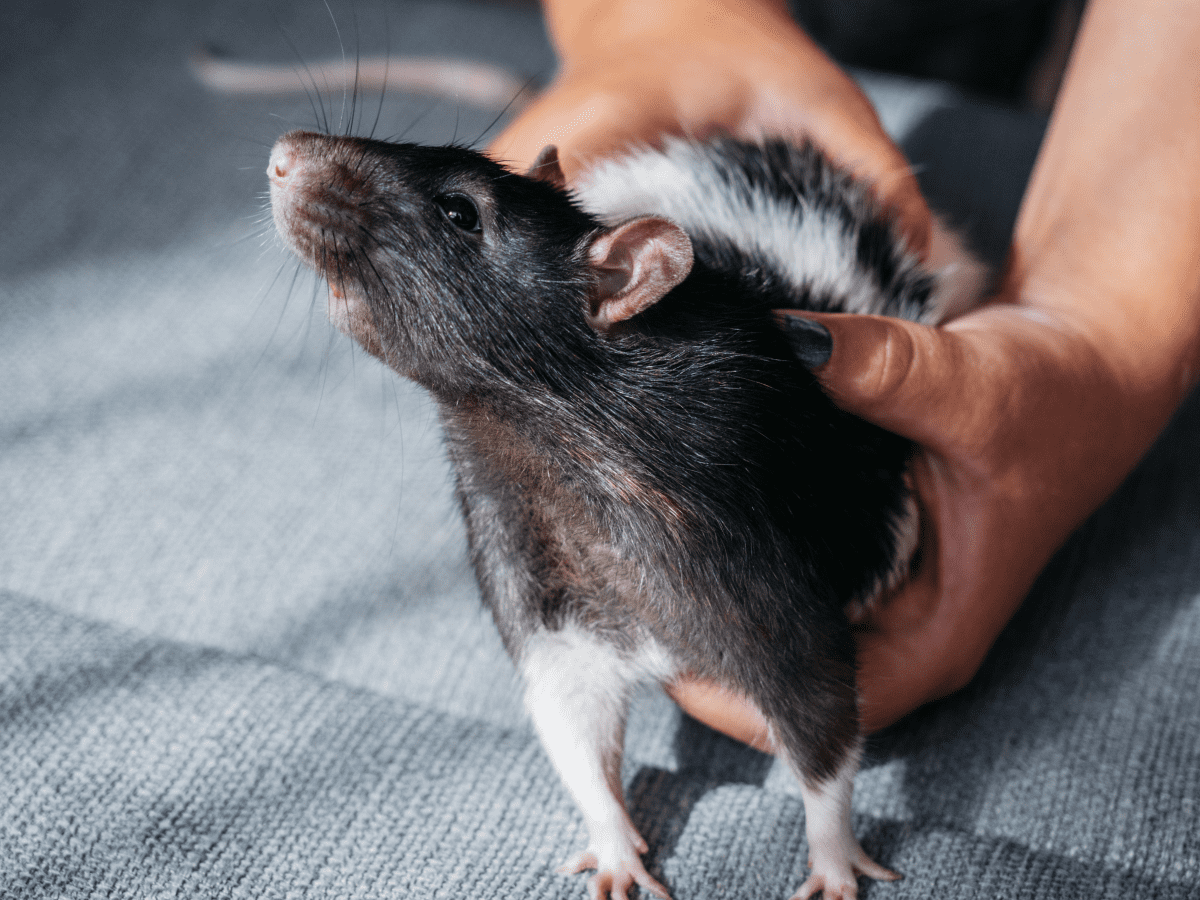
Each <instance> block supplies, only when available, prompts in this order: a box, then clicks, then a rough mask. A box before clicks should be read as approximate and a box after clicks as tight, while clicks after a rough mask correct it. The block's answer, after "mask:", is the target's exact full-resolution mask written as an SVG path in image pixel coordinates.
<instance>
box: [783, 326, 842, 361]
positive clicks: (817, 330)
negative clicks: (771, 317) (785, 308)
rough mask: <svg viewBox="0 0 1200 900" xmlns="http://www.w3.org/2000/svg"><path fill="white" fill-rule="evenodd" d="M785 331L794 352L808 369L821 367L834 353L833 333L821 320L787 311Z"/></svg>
mask: <svg viewBox="0 0 1200 900" xmlns="http://www.w3.org/2000/svg"><path fill="white" fill-rule="evenodd" d="M783 333H784V334H785V335H787V339H788V343H789V344H791V346H792V353H794V354H795V355H796V359H798V360H799V361H800V363H801V364H802V365H803V366H804V367H805V368H807V369H818V368H820V367H821V366H823V365H825V363H827V362H829V357H830V356H832V355H833V335H831V334H830V333H829V329H828V328H826V327H825V326H824V325H822V324H821V323H820V322H814V321H813V320H812V319H806V318H804V317H803V316H793V315H788V314H786V313H785V314H784V315H783Z"/></svg>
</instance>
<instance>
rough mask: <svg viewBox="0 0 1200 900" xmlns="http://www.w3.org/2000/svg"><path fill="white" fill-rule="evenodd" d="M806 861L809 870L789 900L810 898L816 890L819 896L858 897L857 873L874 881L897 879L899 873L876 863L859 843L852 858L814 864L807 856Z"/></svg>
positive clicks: (835, 899) (841, 899) (848, 899)
mask: <svg viewBox="0 0 1200 900" xmlns="http://www.w3.org/2000/svg"><path fill="white" fill-rule="evenodd" d="M808 865H809V867H810V868H811V869H812V872H811V873H810V874H809V876H808V880H807V881H805V882H804V884H802V885H800V890H798V891H796V893H795V894H793V895H792V898H791V900H809V898H811V897H813V896H814V895H816V894H817V893H820V894H821V897H822V900H858V878H857V876H859V875H866V876H867V877H868V878H874V879H875V880H876V881H898V880H899V879H900V875H899V874H898V873H896V872H893V871H892V870H891V869H885V868H884V867H883V866H881V865H879V863H877V862H875V861H874V860H873V859H871V858H870V857H869V856H867V854H866V853H864V852H863V850H862V848H861V847H860V848H859V849H858V853H857V854H856V855H855V858H854V859H853V860H849V859H845V860H833V861H822V860H818V861H817V863H816V864H815V865H814V864H813V861H812V860H811V859H810V860H809V861H808Z"/></svg>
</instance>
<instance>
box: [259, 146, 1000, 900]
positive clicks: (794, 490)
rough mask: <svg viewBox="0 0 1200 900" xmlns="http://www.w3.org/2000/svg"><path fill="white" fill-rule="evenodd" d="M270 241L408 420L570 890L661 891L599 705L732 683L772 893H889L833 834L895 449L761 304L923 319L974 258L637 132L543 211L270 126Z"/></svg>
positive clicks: (767, 167) (828, 172)
mask: <svg viewBox="0 0 1200 900" xmlns="http://www.w3.org/2000/svg"><path fill="white" fill-rule="evenodd" d="M268 175H269V178H270V184H271V203H272V207H273V213H274V218H275V222H276V223H277V227H278V230H279V232H280V234H281V235H282V236H283V238H284V240H285V241H286V243H287V244H288V245H289V246H290V247H291V248H292V250H293V251H294V252H295V253H296V254H297V255H298V256H299V258H300V259H301V260H302V261H303V262H304V263H306V264H307V265H309V266H311V267H312V268H314V269H315V270H316V271H317V273H318V274H319V275H320V276H321V277H322V278H324V279H325V280H326V281H327V282H328V284H329V316H330V318H331V320H332V321H333V323H334V324H335V325H336V326H337V327H338V328H339V329H341V330H342V331H344V332H345V333H347V334H348V335H350V336H351V337H353V338H354V339H355V340H356V341H357V342H358V343H359V344H361V345H362V346H363V347H364V348H365V349H366V350H367V351H368V352H369V353H371V354H373V355H374V356H376V357H378V358H379V359H380V360H382V361H383V362H384V363H386V364H387V365H388V366H390V367H391V368H392V369H394V370H395V371H396V372H397V373H399V374H400V375H403V376H404V377H406V378H410V379H412V380H414V381H416V382H417V383H418V384H420V385H422V386H423V387H425V388H426V389H427V390H428V391H429V393H430V394H432V396H433V397H434V398H435V400H436V401H437V405H438V407H439V409H440V414H441V419H442V422H443V425H444V430H445V441H446V447H447V452H448V454H449V457H450V460H451V462H452V464H453V469H454V472H455V484H456V492H457V497H458V502H459V503H460V505H461V508H462V513H463V516H464V518H465V520H466V526H467V535H468V539H469V543H470V551H471V559H472V562H473V565H474V568H475V572H476V575H477V577H478V581H479V586H480V590H481V594H482V598H483V602H484V603H485V604H486V605H487V607H488V608H489V609H490V610H491V613H492V615H493V617H494V619H495V622H496V625H497V627H498V629H499V632H500V635H501V637H502V639H503V642H504V645H505V647H506V648H507V650H508V652H509V654H510V655H511V657H512V659H513V661H514V663H515V664H516V667H517V668H518V670H519V671H520V673H521V675H522V677H523V681H524V684H525V700H526V706H527V708H528V710H529V712H530V714H531V716H532V718H533V722H534V724H535V726H536V729H537V732H538V734H539V736H540V737H541V740H542V743H543V745H544V747H545V749H546V752H547V754H548V755H549V757H550V759H551V760H552V762H553V764H554V766H555V768H556V769H557V771H558V772H559V774H560V776H561V777H562V780H563V782H564V783H565V785H566V787H567V788H568V790H569V791H570V793H571V795H572V796H573V797H574V799H575V802H576V803H577V805H578V807H579V809H580V811H581V812H582V813H583V816H584V818H585V820H586V823H587V828H588V834H589V843H588V846H587V848H586V849H585V850H584V851H583V852H581V853H579V854H578V855H577V856H575V857H574V858H573V859H571V860H569V861H568V862H567V863H566V865H565V866H564V870H565V871H568V872H580V871H583V870H585V869H595V870H596V872H595V874H594V875H593V876H592V878H591V880H590V882H589V891H590V893H591V895H592V897H599V898H607V897H609V896H610V894H611V895H613V896H616V897H620V898H623V897H625V896H626V891H627V890H628V888H629V887H630V886H632V885H633V884H635V883H636V884H638V885H640V886H641V887H642V888H643V890H646V891H649V892H650V893H652V894H654V895H656V896H658V897H663V898H666V897H667V896H668V895H667V890H666V888H665V887H664V886H663V885H662V884H660V883H659V882H658V881H657V880H655V879H654V878H653V877H652V876H651V875H650V874H649V873H648V872H647V871H646V868H645V867H644V865H643V863H642V860H641V854H642V853H643V852H645V850H646V849H647V845H646V843H645V841H644V840H643V839H642V838H641V837H640V835H639V834H638V832H637V830H636V828H635V827H634V825H633V824H632V822H631V821H630V819H629V816H628V815H627V813H626V810H625V805H624V801H623V796H622V793H623V792H622V786H621V781H620V763H621V754H622V741H623V732H624V724H625V717H626V706H627V698H628V696H629V694H630V692H631V690H632V688H633V687H634V686H635V685H637V684H638V683H639V682H643V681H646V680H653V681H657V682H660V683H670V682H671V681H672V680H674V679H676V678H678V677H680V676H683V675H685V674H686V675H690V676H696V677H701V678H705V679H709V680H712V681H715V682H717V683H720V684H722V685H725V686H727V687H728V688H730V689H731V690H733V691H736V692H737V693H739V694H741V695H744V696H746V697H748V698H750V700H751V701H752V702H753V703H754V704H755V705H756V706H757V707H758V709H759V710H760V711H761V712H762V715H763V717H764V718H765V720H766V721H767V722H768V723H769V728H770V734H769V738H770V740H771V743H772V745H773V746H774V747H775V748H777V751H778V753H779V754H780V755H781V756H782V757H783V759H784V760H785V761H786V762H787V764H788V766H789V767H790V769H791V771H792V772H793V773H794V774H795V775H796V777H797V779H798V780H799V782H800V786H801V792H802V796H803V800H804V808H805V818H806V831H807V837H808V846H809V852H810V854H811V857H810V866H811V873H810V875H809V877H808V879H807V880H806V881H805V882H804V883H803V885H802V886H801V887H800V888H799V890H798V891H797V893H796V894H795V898H799V900H807V898H809V897H811V896H813V895H814V894H815V893H817V892H818V891H823V892H824V896H825V897H826V898H849V897H854V896H856V892H857V885H856V876H857V875H859V874H863V875H868V876H870V877H872V878H880V879H892V878H896V877H898V876H897V875H895V874H894V873H892V872H890V871H889V870H888V869H886V868H884V867H882V866H880V865H879V864H877V863H876V862H874V861H872V860H871V859H870V858H868V857H867V855H866V853H865V852H864V851H863V850H862V848H861V847H860V845H859V843H858V841H857V839H856V838H855V837H854V835H853V833H852V831H851V827H850V801H851V792H852V789H853V779H854V774H855V772H856V771H857V768H858V765H859V757H860V753H861V747H862V737H861V731H860V727H859V719H858V712H857V695H856V690H855V658H854V644H853V641H852V637H851V626H850V621H849V619H848V614H847V609H850V610H851V611H854V610H861V608H862V607H863V605H864V604H868V603H870V602H871V601H872V600H873V599H874V598H875V597H877V596H878V595H879V594H880V592H881V591H883V590H885V589H886V588H888V587H890V586H892V585H894V584H895V583H896V582H897V581H898V580H899V579H901V578H902V577H903V576H904V575H905V574H906V572H907V570H908V565H909V562H910V558H911V556H912V553H913V551H914V548H915V544H916V531H917V527H916V525H917V523H916V508H915V502H914V500H913V497H912V494H911V491H910V488H909V486H908V484H907V482H906V467H907V465H908V462H909V459H910V456H911V453H912V446H911V445H910V443H909V442H908V441H906V440H904V439H901V438H900V437H897V436H895V435H893V434H890V433H888V432H886V431H883V430H882V429H879V428H877V427H875V426H873V425H870V424H868V423H866V422H864V421H863V420H861V419H858V418H856V417H854V416H852V415H850V414H848V413H845V412H843V411H841V410H839V409H838V408H837V407H835V406H834V405H833V404H832V403H831V402H830V400H829V399H828V398H827V397H826V396H825V394H824V393H823V392H822V391H821V389H820V387H819V386H818V384H817V382H816V379H815V378H814V376H813V375H812V373H811V372H810V371H808V370H807V369H806V368H805V367H804V366H803V365H802V364H800V363H799V362H797V361H796V359H795V357H794V354H793V352H792V348H791V345H790V344H789V337H788V332H787V330H786V328H784V327H781V324H780V319H779V318H778V317H777V314H776V313H775V311H776V310H780V309H810V310H832V311H850V312H863V313H876V314H885V315H896V316H903V317H905V318H909V319H913V320H916V321H922V322H928V323H936V322H938V321H941V320H943V319H944V318H945V317H947V316H948V315H950V314H951V313H952V312H954V311H957V310H961V309H963V308H965V307H967V306H969V305H971V304H972V303H974V302H975V301H976V299H977V297H978V295H979V291H980V286H981V283H982V282H981V271H982V270H981V268H980V267H979V265H978V264H977V263H975V262H974V261H973V260H972V259H971V257H970V256H969V255H968V254H967V253H966V252H965V251H964V250H963V249H962V248H961V246H960V245H959V244H958V242H957V241H956V239H955V238H954V237H953V236H951V235H949V234H948V233H947V232H945V231H942V230H940V229H939V230H938V233H937V236H936V237H935V240H934V246H935V257H940V258H941V260H943V261H944V262H945V265H941V264H939V265H938V266H935V267H927V266H925V265H922V264H920V263H919V261H918V260H917V258H916V257H915V255H914V254H912V253H911V252H909V251H908V249H907V248H906V246H905V244H904V241H903V239H902V237H901V236H900V233H899V231H898V230H897V229H896V228H894V227H893V226H892V224H891V223H890V222H889V220H888V219H887V217H886V216H885V215H884V214H883V213H882V212H881V210H880V208H879V207H878V206H877V205H876V203H875V202H874V201H873V200H872V198H871V196H870V194H869V191H868V190H867V189H866V188H865V187H864V186H863V185H861V184H860V183H858V182H856V181H855V180H854V179H852V178H851V177H850V176H849V175H847V174H846V173H844V172H842V171H840V170H839V169H838V168H836V167H835V166H834V165H832V164H831V163H830V162H829V161H828V160H827V159H826V158H825V157H824V156H823V155H822V154H821V153H820V152H819V151H818V150H816V149H815V148H813V147H812V146H800V147H797V146H793V145H791V144H788V143H785V142H783V141H776V140H771V141H765V142H762V143H756V144H751V143H741V142H738V141H734V140H732V139H729V138H716V139H713V140H709V141H706V142H703V143H696V142H690V141H684V140H675V139H670V140H667V141H666V142H665V143H664V145H663V146H662V148H660V149H656V148H652V147H646V148H641V149H634V150H631V151H630V152H629V153H628V154H627V155H625V156H624V157H622V158H619V159H616V160H613V161H611V162H609V163H607V164H604V165H601V166H599V167H597V168H595V169H593V170H592V171H591V172H589V173H588V174H587V175H586V176H585V177H584V178H583V179H582V180H581V181H580V182H579V183H578V184H577V185H575V191H574V193H572V192H571V191H568V190H567V188H566V185H565V183H564V179H563V176H562V171H561V168H560V167H559V165H558V162H557V156H556V153H555V151H554V150H553V148H547V150H546V151H545V152H543V154H542V157H541V158H539V160H538V162H537V164H536V165H535V166H534V167H533V169H531V170H530V172H529V173H528V174H526V175H520V174H515V173H513V172H511V171H509V170H507V169H505V168H504V167H502V166H501V165H499V164H498V163H496V162H494V161H492V160H491V159H489V158H487V157H485V156H483V155H482V154H480V153H477V152H474V151H471V150H468V149H465V148H462V147H457V146H448V147H426V146H417V145H412V144H390V143H384V142H380V141H375V140H369V139H362V138H354V137H333V136H328V135H322V134H316V133H310V132H291V133H289V134H287V135H285V136H284V137H282V138H281V139H280V140H279V141H278V142H277V143H276V145H275V147H274V149H273V151H272V153H271V158H270V163H269V167H268Z"/></svg>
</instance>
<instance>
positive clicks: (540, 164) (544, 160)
mask: <svg viewBox="0 0 1200 900" xmlns="http://www.w3.org/2000/svg"><path fill="white" fill-rule="evenodd" d="M525 174H526V175H527V176H528V177H530V178H536V179H537V180H538V181H544V182H546V183H547V184H552V185H554V186H555V187H556V188H559V189H563V188H565V187H566V185H567V177H566V176H565V175H564V174H563V170H562V165H561V164H560V163H559V161H558V148H557V147H556V146H554V145H553V144H547V145H546V146H545V147H543V148H542V152H541V153H539V154H538V156H537V159H535V160H534V161H533V165H532V166H530V167H529V171H528V172H526V173H525Z"/></svg>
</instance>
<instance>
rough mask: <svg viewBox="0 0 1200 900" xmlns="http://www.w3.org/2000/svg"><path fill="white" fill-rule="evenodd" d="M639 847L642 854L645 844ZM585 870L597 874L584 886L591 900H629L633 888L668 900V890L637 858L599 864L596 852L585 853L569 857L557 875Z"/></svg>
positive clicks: (669, 896) (662, 899)
mask: <svg viewBox="0 0 1200 900" xmlns="http://www.w3.org/2000/svg"><path fill="white" fill-rule="evenodd" d="M640 843H641V845H642V847H643V851H642V852H644V848H645V846H646V844H645V841H640ZM584 869H595V870H596V874H595V875H593V876H592V877H591V878H589V879H588V882H587V888H588V897H589V898H590V900H629V889H630V888H631V887H633V885H635V884H636V885H638V886H639V887H641V889H642V890H643V891H644V892H647V893H650V894H653V895H654V896H655V897H658V898H660V900H671V895H670V894H669V893H668V892H667V889H666V888H665V887H663V885H662V884H660V883H659V882H658V881H657V880H656V879H654V878H653V877H652V876H651V875H650V873H649V872H647V871H646V867H645V866H643V865H642V861H641V860H640V859H639V858H638V857H637V856H631V857H625V858H623V859H620V860H617V861H615V862H612V863H609V864H601V863H600V861H599V859H598V858H597V854H596V853H595V851H593V850H591V849H588V850H584V851H583V852H582V853H579V854H578V855H576V856H573V857H571V858H570V859H569V860H568V861H567V862H565V863H563V864H562V865H561V866H560V867H559V869H558V871H559V872H561V873H563V874H568V875H572V874H575V873H577V872H582V871H583V870H584Z"/></svg>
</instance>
